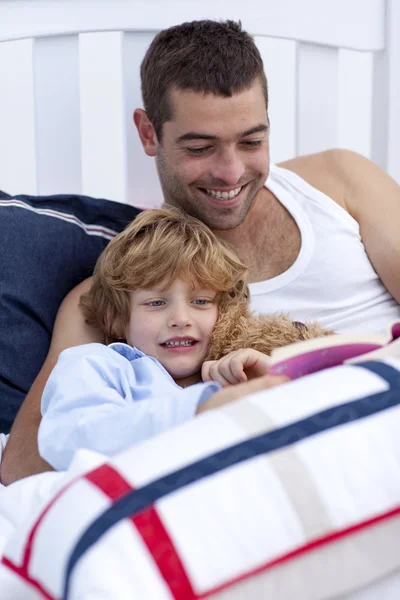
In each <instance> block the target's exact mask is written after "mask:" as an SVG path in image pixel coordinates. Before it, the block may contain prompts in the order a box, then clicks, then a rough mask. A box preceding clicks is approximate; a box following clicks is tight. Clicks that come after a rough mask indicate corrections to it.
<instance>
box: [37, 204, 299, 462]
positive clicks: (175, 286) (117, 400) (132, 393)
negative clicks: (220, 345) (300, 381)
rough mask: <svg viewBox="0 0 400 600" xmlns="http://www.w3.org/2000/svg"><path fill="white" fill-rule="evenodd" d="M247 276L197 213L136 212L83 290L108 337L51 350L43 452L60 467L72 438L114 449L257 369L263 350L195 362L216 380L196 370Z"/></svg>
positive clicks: (92, 318)
mask: <svg viewBox="0 0 400 600" xmlns="http://www.w3.org/2000/svg"><path fill="white" fill-rule="evenodd" d="M245 277H246V267H245V266H244V265H243V264H242V263H241V262H240V261H239V259H238V258H237V256H236V254H235V253H234V252H233V251H232V250H230V249H229V248H228V247H227V246H226V245H225V244H224V243H222V242H221V241H220V240H218V238H217V237H216V236H215V235H214V234H213V233H212V232H211V231H210V230H209V229H208V228H207V227H206V226H205V225H204V224H203V223H202V222H201V221H199V220H197V219H196V218H194V217H190V216H188V215H187V214H184V213H181V212H180V211H177V210H176V209H164V208H163V209H153V210H146V211H144V212H143V213H141V214H140V215H139V216H138V217H137V218H136V219H135V221H134V222H133V223H132V224H131V225H129V227H128V228H127V229H126V230H125V231H123V232H122V233H121V234H119V235H118V236H117V237H116V238H114V240H112V241H111V242H110V244H109V245H108V246H107V248H106V249H105V250H104V252H103V254H102V255H101V257H100V258H99V260H98V262H97V265H96V268H95V272H94V276H93V282H92V286H91V289H90V291H89V292H88V293H87V294H86V295H84V296H83V297H82V300H81V303H82V306H83V309H84V311H85V314H86V317H87V321H88V323H90V324H95V325H97V326H100V327H101V329H102V330H103V331H104V333H105V337H106V341H107V343H110V342H112V343H111V344H110V345H109V346H104V345H103V344H99V343H92V344H86V345H82V346H76V347H73V348H70V349H68V350H65V351H64V352H62V354H61V355H60V358H59V361H58V363H57V365H56V367H55V369H54V370H53V372H52V374H51V376H50V378H49V380H48V382H47V385H46V387H45V390H44V393H43V397H42V415H43V419H42V422H41V425H40V428H39V438H38V441H39V451H40V454H41V456H42V457H43V458H44V459H45V460H46V461H47V462H48V463H50V464H51V465H52V466H53V467H54V468H55V469H57V470H63V469H66V468H67V467H68V465H69V464H70V462H71V460H72V457H73V455H74V453H75V451H76V450H77V449H78V448H90V449H92V450H97V451H99V452H102V453H104V454H108V455H111V454H114V453H116V452H119V451H121V450H123V449H125V448H127V447H129V446H130V445H132V444H134V443H137V442H139V441H141V440H144V439H146V438H149V437H151V436H154V435H156V434H157V433H160V432H162V431H164V430H166V429H169V428H171V427H173V426H174V425H177V424H179V423H182V422H184V421H186V420H188V419H190V418H192V417H193V416H194V415H195V414H196V412H197V411H198V410H199V409H200V406H201V404H202V403H204V402H205V401H206V400H208V399H209V398H210V396H211V395H213V394H214V393H215V392H217V391H218V390H219V389H220V387H221V385H222V386H224V385H228V384H231V383H239V382H241V381H246V380H247V379H248V378H249V379H250V378H254V377H257V376H260V375H264V374H266V373H267V367H268V362H269V359H268V357H267V356H266V355H265V354H263V353H261V352H257V351H256V350H243V351H239V352H237V351H236V352H234V353H232V354H231V355H229V356H228V357H225V358H224V359H223V361H221V362H220V361H213V362H209V363H208V364H206V365H204V367H203V379H204V380H214V381H207V382H202V365H203V363H204V360H205V358H206V356H207V354H209V345H210V339H211V336H212V334H213V332H214V330H215V328H216V324H217V321H218V320H219V319H220V320H221V319H222V317H225V318H226V315H227V314H229V313H230V312H231V313H232V314H236V313H235V310H236V311H237V309H238V307H241V306H242V305H244V306H245V307H247V305H248V302H247V297H248V288H247V284H246V280H245ZM235 325H236V324H235ZM293 329H295V328H293ZM289 341H294V340H289ZM227 342H228V340H227ZM286 343H288V342H286ZM262 348H263V349H264V347H262ZM219 364H221V370H219V369H218V365H219ZM210 365H211V366H210ZM246 373H247V374H246ZM187 386H190V387H187Z"/></svg>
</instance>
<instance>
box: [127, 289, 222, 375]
mask: <svg viewBox="0 0 400 600" xmlns="http://www.w3.org/2000/svg"><path fill="white" fill-rule="evenodd" d="M163 287H164V286H163V285H162V284H161V285H160V286H158V287H155V288H151V289H138V290H135V291H134V292H131V316H130V321H129V324H128V325H127V327H126V330H125V337H126V340H127V342H128V343H129V344H130V345H131V346H136V348H138V349H139V350H141V351H142V352H144V353H145V354H148V355H149V356H153V357H154V358H157V360H158V361H159V362H160V363H161V364H162V365H163V367H164V368H165V369H166V370H167V371H168V372H169V373H170V375H171V376H172V377H173V379H174V380H175V381H176V382H177V383H178V384H179V385H188V384H191V383H195V382H197V381H200V374H199V373H200V369H201V365H202V363H203V361H204V357H205V355H206V351H207V347H208V343H209V341H210V337H211V334H212V332H213V330H214V327H215V324H216V322H217V318H218V306H217V303H216V292H215V291H213V290H206V289H202V288H201V287H200V286H197V285H196V286H195V287H193V285H192V284H191V283H189V282H187V281H184V280H183V279H176V280H175V281H174V282H173V283H172V284H171V285H170V287H168V288H166V289H164V290H163Z"/></svg>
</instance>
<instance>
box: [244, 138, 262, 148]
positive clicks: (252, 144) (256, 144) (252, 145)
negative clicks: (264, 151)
mask: <svg viewBox="0 0 400 600" xmlns="http://www.w3.org/2000/svg"><path fill="white" fill-rule="evenodd" d="M261 144H262V140H247V141H246V142H244V145H245V146H246V147H247V148H259V147H260V146H261Z"/></svg>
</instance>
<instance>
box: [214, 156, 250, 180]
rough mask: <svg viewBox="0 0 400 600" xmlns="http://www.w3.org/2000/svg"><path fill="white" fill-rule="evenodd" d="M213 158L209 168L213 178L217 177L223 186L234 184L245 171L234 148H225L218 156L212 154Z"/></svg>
mask: <svg viewBox="0 0 400 600" xmlns="http://www.w3.org/2000/svg"><path fill="white" fill-rule="evenodd" d="M213 159H214V160H215V163H214V164H213V166H212V168H211V175H212V177H213V179H215V180H217V179H218V180H219V181H221V183H224V184H225V186H229V187H233V186H236V185H237V184H238V182H239V181H240V178H241V177H242V175H243V174H244V172H245V166H244V164H243V161H242V159H241V157H240V156H239V155H238V153H237V152H236V150H226V151H224V152H223V153H221V154H219V155H218V156H213Z"/></svg>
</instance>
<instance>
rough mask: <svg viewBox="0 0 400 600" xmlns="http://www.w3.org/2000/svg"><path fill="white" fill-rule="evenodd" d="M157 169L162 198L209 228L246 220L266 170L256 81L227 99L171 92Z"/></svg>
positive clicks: (261, 95) (264, 132) (265, 137)
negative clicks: (168, 112) (167, 119)
mask: <svg viewBox="0 0 400 600" xmlns="http://www.w3.org/2000/svg"><path fill="white" fill-rule="evenodd" d="M170 102H171V106H172V113H173V118H172V120H171V121H167V122H165V123H164V126H163V139H162V143H161V144H159V145H158V149H157V169H158V173H159V177H160V181H161V186H162V188H163V192H164V197H165V201H166V202H167V203H168V204H171V205H173V206H178V207H180V208H182V209H183V210H185V211H186V212H188V213H189V214H191V215H193V216H195V217H197V218H199V219H200V220H201V221H203V222H204V223H205V224H206V225H208V226H209V227H211V228H212V229H217V230H218V229H220V230H222V229H233V228H235V227H237V226H238V225H240V224H241V223H242V222H243V220H244V219H245V217H246V215H247V213H248V211H249V209H250V207H251V205H252V203H253V201H254V199H255V197H256V195H257V193H258V192H259V190H260V189H261V188H262V187H263V185H264V182H265V180H266V178H267V176H268V171H269V138H268V116H267V111H266V106H265V98H264V93H263V90H262V87H261V84H260V83H259V82H256V83H254V85H253V86H252V87H251V88H250V89H248V90H246V91H244V92H241V93H239V94H235V95H234V96H232V97H231V98H225V97H223V96H215V95H213V94H202V93H198V92H193V91H191V90H184V91H181V90H176V89H173V90H172V91H171V92H170Z"/></svg>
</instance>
